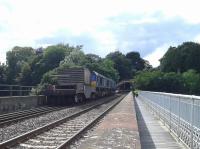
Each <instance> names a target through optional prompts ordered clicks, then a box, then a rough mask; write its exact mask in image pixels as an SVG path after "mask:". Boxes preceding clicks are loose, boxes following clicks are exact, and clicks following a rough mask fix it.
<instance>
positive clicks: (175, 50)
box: [160, 42, 200, 72]
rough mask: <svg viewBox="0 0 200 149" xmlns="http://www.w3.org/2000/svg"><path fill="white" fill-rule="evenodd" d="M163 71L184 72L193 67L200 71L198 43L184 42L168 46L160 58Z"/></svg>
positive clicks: (199, 47)
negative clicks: (175, 45)
mask: <svg viewBox="0 0 200 149" xmlns="http://www.w3.org/2000/svg"><path fill="white" fill-rule="evenodd" d="M160 68H161V70H162V71H164V72H185V71H187V70H189V69H194V70H196V71H198V72H200V44H198V43H194V42H185V43H183V44H182V45H180V46H178V47H170V48H169V49H168V51H167V52H166V53H165V55H164V56H163V58H162V59H161V60H160Z"/></svg>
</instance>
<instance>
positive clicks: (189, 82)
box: [182, 70, 200, 94]
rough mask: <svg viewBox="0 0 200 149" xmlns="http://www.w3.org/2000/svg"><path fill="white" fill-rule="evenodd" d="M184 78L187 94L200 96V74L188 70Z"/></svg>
mask: <svg viewBox="0 0 200 149" xmlns="http://www.w3.org/2000/svg"><path fill="white" fill-rule="evenodd" d="M182 76H183V79H184V83H185V84H184V86H185V90H186V92H188V93H189V94H200V74H199V73H197V72H196V71H195V70H188V71H187V72H184V73H183V75H182Z"/></svg>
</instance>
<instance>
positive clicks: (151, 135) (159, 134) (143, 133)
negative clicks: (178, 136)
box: [136, 99, 184, 149]
mask: <svg viewBox="0 0 200 149" xmlns="http://www.w3.org/2000/svg"><path fill="white" fill-rule="evenodd" d="M136 103H137V104H136V113H137V119H138V127H139V133H140V143H141V148H142V149H157V148H159V149H180V148H184V147H183V145H181V144H180V143H178V142H176V140H175V139H174V138H173V137H172V136H171V135H170V133H169V131H168V129H167V128H166V127H165V126H163V124H162V123H161V122H160V121H159V120H158V119H156V118H155V117H154V116H153V115H152V114H151V113H150V112H149V111H147V109H146V107H144V104H143V102H142V101H141V100H140V99H136Z"/></svg>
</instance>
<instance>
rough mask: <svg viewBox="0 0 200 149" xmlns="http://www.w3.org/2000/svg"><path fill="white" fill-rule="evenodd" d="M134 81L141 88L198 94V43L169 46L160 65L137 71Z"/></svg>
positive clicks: (199, 79) (199, 86) (199, 87)
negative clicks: (148, 69) (149, 69)
mask: <svg viewBox="0 0 200 149" xmlns="http://www.w3.org/2000/svg"><path fill="white" fill-rule="evenodd" d="M134 83H135V86H136V88H138V89H142V90H150V91H160V92H171V93H184V94H196V95H200V44H198V43H194V42H185V43H183V44H181V45H179V46H177V47H169V49H168V51H167V52H166V53H165V54H164V56H163V57H162V58H161V59H160V66H159V67H158V68H155V69H154V70H152V69H151V71H140V72H138V73H137V75H136V77H135V78H134Z"/></svg>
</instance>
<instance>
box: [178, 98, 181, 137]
mask: <svg viewBox="0 0 200 149" xmlns="http://www.w3.org/2000/svg"><path fill="white" fill-rule="evenodd" d="M180 102H181V99H180V96H179V97H178V141H180V133H181V132H180V119H181V117H180Z"/></svg>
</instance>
